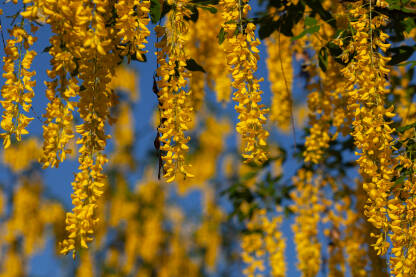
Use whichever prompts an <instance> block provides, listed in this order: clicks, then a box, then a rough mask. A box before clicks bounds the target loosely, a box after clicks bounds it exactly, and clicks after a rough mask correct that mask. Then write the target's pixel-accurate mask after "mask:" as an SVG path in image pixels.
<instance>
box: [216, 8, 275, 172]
mask: <svg viewBox="0 0 416 277" xmlns="http://www.w3.org/2000/svg"><path fill="white" fill-rule="evenodd" d="M220 6H221V8H222V14H223V18H224V22H225V23H223V24H222V28H223V29H224V32H225V41H224V46H223V47H224V51H225V53H226V58H227V64H228V69H229V71H230V73H231V74H232V78H233V82H232V86H233V87H234V88H235V89H236V91H235V92H234V97H233V100H234V101H236V102H237V105H236V106H235V109H236V111H237V112H238V113H239V116H238V119H239V120H240V122H239V123H237V126H236V130H237V132H238V133H239V134H240V135H241V142H242V152H243V154H242V155H243V158H244V159H245V161H246V162H254V163H257V164H262V163H263V162H265V161H266V160H267V159H268V157H267V153H266V151H265V150H264V148H265V146H266V145H267V142H266V140H267V137H268V136H269V132H268V131H266V130H265V129H264V127H263V125H264V124H265V123H266V120H267V119H266V117H265V114H266V113H267V111H268V110H267V109H265V108H264V105H262V104H260V101H261V94H262V91H261V90H260V82H261V81H262V79H257V78H256V77H255V76H254V73H255V72H256V71H257V61H258V60H259V58H260V57H259V54H258V53H259V50H258V48H257V47H258V46H259V45H260V41H259V39H257V38H256V36H255V34H254V31H255V30H256V25H254V24H253V23H251V22H249V23H247V25H246V26H244V25H245V24H246V22H244V21H243V20H244V19H246V18H247V14H248V12H249V10H250V9H251V7H250V5H249V4H248V0H233V1H229V0H227V1H226V0H223V1H220ZM235 33H237V35H235Z"/></svg>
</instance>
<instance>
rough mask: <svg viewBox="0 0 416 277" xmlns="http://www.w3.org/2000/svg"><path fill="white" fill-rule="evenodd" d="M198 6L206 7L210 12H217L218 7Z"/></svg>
mask: <svg viewBox="0 0 416 277" xmlns="http://www.w3.org/2000/svg"><path fill="white" fill-rule="evenodd" d="M198 8H201V9H204V10H207V11H209V12H210V13H217V11H218V10H217V9H216V8H214V7H208V6H198Z"/></svg>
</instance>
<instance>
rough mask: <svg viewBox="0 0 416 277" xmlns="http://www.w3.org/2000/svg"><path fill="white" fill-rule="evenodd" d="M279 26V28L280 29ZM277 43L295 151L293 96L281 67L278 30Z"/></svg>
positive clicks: (281, 65) (281, 66)
mask: <svg viewBox="0 0 416 277" xmlns="http://www.w3.org/2000/svg"><path fill="white" fill-rule="evenodd" d="M280 28H281V27H280ZM280 28H279V29H280ZM277 44H278V48H279V49H278V52H279V60H280V70H281V71H282V76H283V80H284V82H285V88H286V93H287V96H288V100H289V111H290V121H291V124H290V125H291V127H292V133H293V143H294V144H295V145H294V147H295V148H294V149H295V151H296V129H295V118H294V116H293V98H292V93H291V91H290V90H289V86H288V84H287V79H286V74H285V71H284V69H283V60H282V51H280V50H281V44H280V30H279V32H278V34H277Z"/></svg>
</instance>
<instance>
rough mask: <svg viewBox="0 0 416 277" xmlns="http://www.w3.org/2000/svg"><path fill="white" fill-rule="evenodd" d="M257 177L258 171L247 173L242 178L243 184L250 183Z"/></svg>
mask: <svg viewBox="0 0 416 277" xmlns="http://www.w3.org/2000/svg"><path fill="white" fill-rule="evenodd" d="M256 175H257V172H256V171H251V172H247V173H246V174H244V175H243V176H242V177H241V181H242V182H245V181H248V180H250V179H253V178H254V177H256Z"/></svg>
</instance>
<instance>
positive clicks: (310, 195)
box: [291, 169, 324, 276]
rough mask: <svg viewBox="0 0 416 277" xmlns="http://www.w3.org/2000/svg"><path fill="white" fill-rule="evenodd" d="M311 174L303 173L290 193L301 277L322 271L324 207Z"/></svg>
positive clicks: (301, 171) (300, 171) (295, 179)
mask: <svg viewBox="0 0 416 277" xmlns="http://www.w3.org/2000/svg"><path fill="white" fill-rule="evenodd" d="M312 176H313V174H312V172H311V171H307V170H304V169H300V170H299V171H298V173H297V176H296V177H294V179H293V183H294V185H295V187H296V190H295V191H293V192H292V193H291V198H292V200H293V201H294V204H293V205H292V207H291V208H292V210H293V212H294V213H295V215H296V218H295V223H294V225H293V226H292V229H293V232H294V234H295V244H296V251H297V256H298V269H299V270H300V271H301V272H302V276H315V275H316V274H317V273H318V272H319V269H320V267H321V244H320V243H319V240H318V224H319V222H320V214H321V213H322V212H323V208H324V206H323V205H322V204H321V203H320V199H319V189H320V186H319V185H320V184H319V182H318V181H315V182H314V181H313V180H312Z"/></svg>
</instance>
